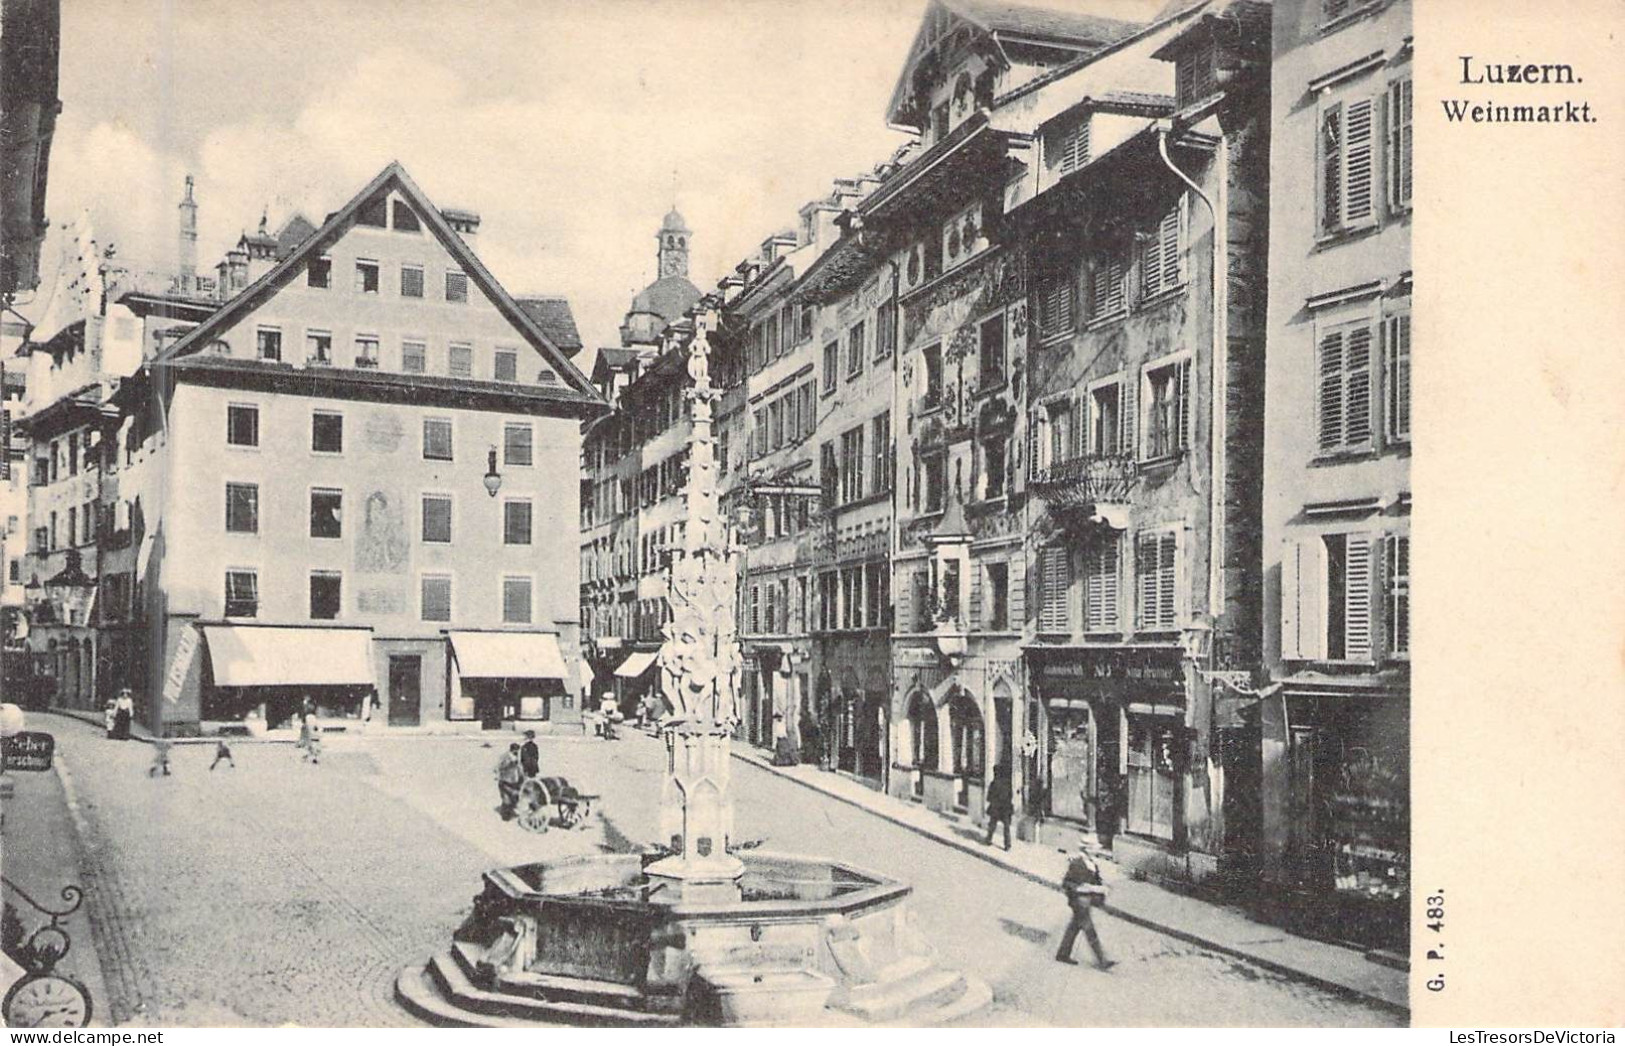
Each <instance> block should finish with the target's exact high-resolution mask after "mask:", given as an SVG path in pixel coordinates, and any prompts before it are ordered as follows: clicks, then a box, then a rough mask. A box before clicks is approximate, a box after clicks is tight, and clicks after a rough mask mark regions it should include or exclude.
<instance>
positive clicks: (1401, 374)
mask: <svg viewBox="0 0 1625 1046" xmlns="http://www.w3.org/2000/svg"><path fill="white" fill-rule="evenodd" d="M1384 340H1385V342H1386V348H1387V351H1388V367H1387V374H1386V375H1385V378H1386V381H1385V382H1384V384H1385V385H1386V386H1387V409H1386V410H1385V411H1384V414H1385V415H1386V424H1387V426H1388V430H1387V434H1388V439H1389V440H1390V441H1391V442H1395V443H1403V442H1407V441H1408V440H1409V439H1410V438H1411V317H1410V314H1409V313H1404V314H1401V315H1398V316H1390V317H1389V318H1388V330H1387V337H1386V338H1385V339H1384Z"/></svg>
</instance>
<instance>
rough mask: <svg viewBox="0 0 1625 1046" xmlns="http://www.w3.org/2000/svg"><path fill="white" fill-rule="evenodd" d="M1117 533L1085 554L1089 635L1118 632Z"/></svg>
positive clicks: (1085, 612)
mask: <svg viewBox="0 0 1625 1046" xmlns="http://www.w3.org/2000/svg"><path fill="white" fill-rule="evenodd" d="M1120 547H1121V541H1120V540H1119V538H1118V536H1117V535H1116V534H1111V535H1110V536H1108V537H1106V538H1105V539H1103V540H1101V541H1098V542H1096V543H1095V544H1094V545H1092V546H1090V548H1089V550H1088V551H1087V552H1086V553H1084V557H1083V558H1084V567H1083V572H1084V584H1083V627H1084V630H1085V631H1087V632H1116V631H1118V630H1119V629H1120V628H1121V627H1122V625H1121V623H1120V619H1119V617H1118V609H1117V590H1118V588H1119V583H1118V579H1119V576H1120V570H1119V562H1118V561H1119V552H1118V550H1119V548H1120Z"/></svg>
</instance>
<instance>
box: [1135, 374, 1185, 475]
mask: <svg viewBox="0 0 1625 1046" xmlns="http://www.w3.org/2000/svg"><path fill="white" fill-rule="evenodd" d="M1145 380H1146V418H1145V441H1144V444H1143V445H1144V448H1145V456H1146V457H1147V458H1148V459H1150V458H1163V457H1169V456H1171V455H1174V454H1178V453H1180V452H1181V451H1183V450H1185V449H1186V448H1188V447H1189V446H1190V442H1191V414H1192V411H1191V361H1190V360H1188V359H1182V360H1175V361H1174V362H1172V363H1168V364H1165V365H1163V366H1160V367H1156V368H1154V369H1152V370H1149V371H1147V372H1146V376H1145Z"/></svg>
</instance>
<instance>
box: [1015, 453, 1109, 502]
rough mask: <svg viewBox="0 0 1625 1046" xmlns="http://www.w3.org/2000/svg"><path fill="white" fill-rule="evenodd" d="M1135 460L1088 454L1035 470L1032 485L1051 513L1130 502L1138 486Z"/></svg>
mask: <svg viewBox="0 0 1625 1046" xmlns="http://www.w3.org/2000/svg"><path fill="white" fill-rule="evenodd" d="M1134 477H1135V467H1134V459H1133V458H1132V457H1129V456H1127V455H1122V454H1085V455H1083V456H1082V457H1077V458H1072V459H1070V460H1067V461H1060V462H1056V463H1055V464H1053V465H1049V466H1047V467H1044V468H1037V469H1034V470H1033V475H1032V479H1031V480H1030V481H1029V482H1028V484H1027V485H1028V487H1029V488H1030V489H1031V490H1032V491H1033V493H1035V494H1037V495H1038V496H1039V497H1040V498H1043V499H1044V502H1045V503H1046V504H1047V505H1048V506H1049V510H1050V511H1051V512H1070V511H1076V510H1078V509H1082V510H1084V511H1087V512H1091V513H1092V512H1094V511H1095V508H1096V506H1100V505H1126V504H1128V502H1129V497H1130V495H1131V493H1132V492H1133V489H1134Z"/></svg>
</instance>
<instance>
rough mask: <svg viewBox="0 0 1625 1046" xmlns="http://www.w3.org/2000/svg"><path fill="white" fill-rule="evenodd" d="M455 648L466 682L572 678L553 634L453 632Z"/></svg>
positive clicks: (459, 668)
mask: <svg viewBox="0 0 1625 1046" xmlns="http://www.w3.org/2000/svg"><path fill="white" fill-rule="evenodd" d="M451 648H452V651H453V652H454V653H455V654H456V656H457V671H458V672H459V673H460V674H461V675H462V676H463V678H464V679H557V680H559V681H560V682H563V681H564V680H565V679H567V678H569V677H568V675H567V674H566V673H565V671H564V655H563V654H561V653H559V637H558V636H556V635H554V634H553V633H552V632H453V633H451Z"/></svg>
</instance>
